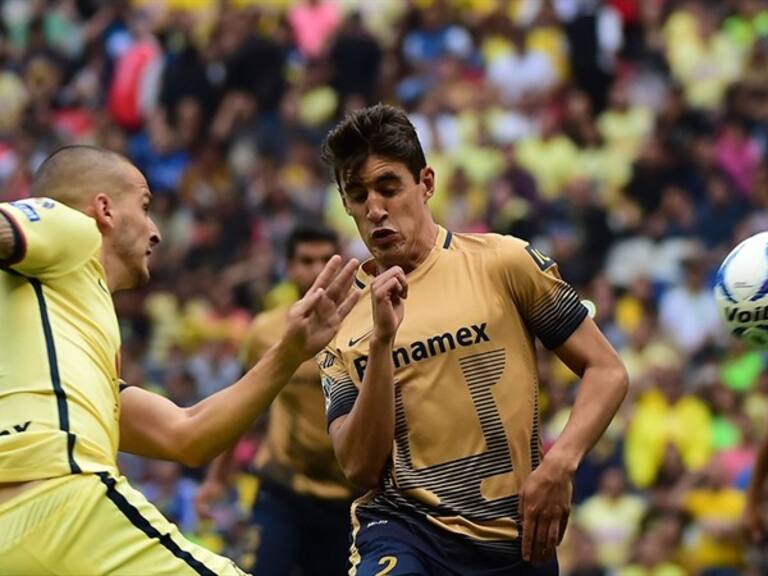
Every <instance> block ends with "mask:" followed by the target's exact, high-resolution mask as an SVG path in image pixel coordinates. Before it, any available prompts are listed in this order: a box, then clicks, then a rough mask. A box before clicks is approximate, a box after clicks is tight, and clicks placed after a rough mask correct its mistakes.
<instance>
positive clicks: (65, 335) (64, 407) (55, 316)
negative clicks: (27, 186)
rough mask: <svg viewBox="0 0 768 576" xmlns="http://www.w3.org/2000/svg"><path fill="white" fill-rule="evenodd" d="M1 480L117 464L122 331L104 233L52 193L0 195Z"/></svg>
mask: <svg viewBox="0 0 768 576" xmlns="http://www.w3.org/2000/svg"><path fill="white" fill-rule="evenodd" d="M3 217H4V218H6V219H7V220H8V221H9V222H11V224H12V227H13V232H14V236H15V237H16V240H17V242H16V245H17V250H16V253H15V254H14V255H13V256H12V257H11V258H10V259H9V260H8V261H6V262H2V263H0V264H2V268H0V481H2V482H21V481H27V480H37V479H43V478H53V477H58V476H64V475H67V474H78V473H81V472H104V471H112V472H114V471H116V454H117V449H118V438H119V425H118V417H119V413H120V409H119V390H118V370H119V368H118V364H119V350H120V332H119V329H118V323H117V317H116V315H115V309H114V305H113V302H112V295H111V294H110V292H109V290H108V288H107V283H106V277H105V274H104V268H103V267H102V265H101V262H100V261H99V253H100V249H101V234H100V233H99V230H98V228H97V227H96V222H95V220H93V219H92V218H89V217H88V216H86V215H85V214H83V213H82V212H79V211H77V210H74V209H72V208H69V207H67V206H65V205H63V204H61V203H59V202H55V201H53V200H50V199H48V198H34V199H27V200H22V201H17V202H12V203H8V204H5V203H3V204H0V218H3Z"/></svg>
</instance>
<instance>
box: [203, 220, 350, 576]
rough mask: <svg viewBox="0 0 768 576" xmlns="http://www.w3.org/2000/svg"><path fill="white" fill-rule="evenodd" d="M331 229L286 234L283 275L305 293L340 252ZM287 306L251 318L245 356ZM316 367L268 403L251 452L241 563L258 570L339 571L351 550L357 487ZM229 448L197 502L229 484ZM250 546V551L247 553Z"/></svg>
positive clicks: (306, 368)
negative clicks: (250, 497) (341, 457)
mask: <svg viewBox="0 0 768 576" xmlns="http://www.w3.org/2000/svg"><path fill="white" fill-rule="evenodd" d="M338 250H339V246H338V239H337V237H336V234H335V233H334V232H333V231H332V230H328V229H326V228H320V227H316V226H312V227H308V226H301V227H298V228H296V229H295V230H293V232H291V234H290V236H289V237H288V242H287V248H286V257H287V270H286V272H287V277H288V279H289V280H290V282H291V284H292V286H293V287H294V288H295V289H296V291H297V295H303V294H305V293H306V292H307V290H309V288H310V287H311V286H312V284H313V283H314V281H315V279H316V278H317V275H318V274H319V273H320V272H321V271H322V269H323V267H324V266H325V265H326V263H327V262H328V261H329V260H330V259H331V257H332V256H333V255H334V254H335V253H336V252H338ZM288 310H289V306H288V305H283V306H278V307H276V308H273V309H271V310H267V311H265V312H262V313H261V314H259V315H258V316H256V318H254V320H253V322H252V324H251V327H250V329H249V331H248V335H247V337H246V342H245V346H244V354H243V355H244V362H245V365H246V366H252V365H253V364H255V363H256V362H257V361H258V360H259V359H260V358H261V357H262V356H263V355H264V354H265V353H266V351H267V350H269V349H270V348H271V347H272V345H273V344H274V342H275V339H276V338H277V337H278V336H279V335H280V333H281V332H282V331H283V328H284V324H285V320H286V316H287V313H288ZM324 406H325V404H324V402H323V392H322V388H321V386H320V373H319V371H318V369H317V365H316V364H315V362H314V361H312V360H310V361H307V362H305V363H304V364H302V365H301V366H300V367H299V368H298V370H296V372H295V374H294V375H293V377H292V378H291V381H290V382H289V383H288V384H287V385H286V386H285V388H283V390H282V391H281V392H280V394H278V395H277V397H276V398H275V400H274V402H272V406H271V407H270V409H269V423H268V425H267V431H266V435H265V438H264V440H263V442H262V443H261V445H260V446H259V449H258V451H257V452H256V456H255V458H254V469H255V471H256V474H257V475H258V477H259V479H260V483H259V488H258V493H257V496H256V501H255V502H254V504H253V515H252V518H251V529H254V530H256V531H257V535H256V537H255V538H253V541H254V542H255V543H256V548H255V549H254V550H249V551H248V552H249V554H247V555H246V558H253V560H252V564H251V561H250V560H245V559H244V560H241V564H242V565H243V566H244V567H246V568H248V569H249V570H253V572H254V573H256V574H269V575H270V576H291V574H294V573H295V570H299V572H300V573H301V574H302V576H337V575H339V574H343V573H344V572H345V571H346V570H345V567H346V564H347V550H348V549H349V533H350V517H349V509H350V505H351V503H352V502H351V500H352V497H353V495H354V494H355V492H356V491H355V490H354V489H353V487H352V486H351V485H350V483H349V482H348V481H347V480H346V478H345V477H344V473H343V472H342V471H341V469H340V468H339V465H338V463H337V462H336V457H335V455H334V453H333V447H332V446H331V440H330V438H329V437H328V428H327V426H326V423H325V411H324ZM231 456H232V450H230V451H228V452H227V453H226V454H224V455H222V456H220V457H218V458H217V459H216V460H214V462H213V463H212V464H211V466H210V467H209V470H208V473H207V475H206V480H205V482H204V483H203V485H202V486H201V488H200V491H199V492H198V495H197V504H198V509H199V510H200V511H201V512H203V513H205V512H207V507H208V504H209V502H210V501H211V500H213V499H215V498H217V497H218V496H219V495H221V494H222V493H223V492H224V491H225V489H226V486H227V483H228V480H229V477H230V475H231V468H232V457H231ZM251 553H252V554H251Z"/></svg>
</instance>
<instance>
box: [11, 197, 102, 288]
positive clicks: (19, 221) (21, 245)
mask: <svg viewBox="0 0 768 576" xmlns="http://www.w3.org/2000/svg"><path fill="white" fill-rule="evenodd" d="M0 213H2V215H3V216H4V217H5V218H6V219H7V220H8V221H9V222H10V223H11V227H12V228H13V235H14V238H15V240H16V242H15V244H16V250H15V251H14V254H13V255H12V257H11V258H10V259H9V260H8V261H6V262H0V264H1V265H2V266H3V267H4V268H9V269H11V270H14V271H15V272H18V273H19V274H23V275H24V276H31V277H33V278H40V279H45V278H56V277H58V276H63V275H64V274H67V273H69V272H71V271H72V270H75V269H76V268H78V267H79V266H82V265H83V264H85V263H86V262H87V261H88V260H89V259H90V258H91V257H92V256H93V254H94V253H95V252H96V251H97V250H98V249H99V247H100V246H101V234H100V233H99V230H98V228H97V227H96V222H95V220H93V219H92V218H90V217H88V216H86V215H85V214H83V213H82V212H79V211H78V210H74V209H73V208H69V207H68V206H65V205H64V204H61V203H60V202H56V201H54V200H51V199H49V198H29V199H26V200H18V201H16V202H9V203H0Z"/></svg>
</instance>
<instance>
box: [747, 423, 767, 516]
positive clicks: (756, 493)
mask: <svg viewBox="0 0 768 576" xmlns="http://www.w3.org/2000/svg"><path fill="white" fill-rule="evenodd" d="M766 477H768V436H766V437H765V438H763V442H762V443H761V444H760V449H759V450H758V452H757V459H756V461H755V468H754V470H753V471H752V478H751V479H750V481H749V488H748V489H747V502H748V504H747V505H748V506H749V505H757V504H758V503H759V502H760V501H761V500H762V496H763V490H764V488H765V479H766Z"/></svg>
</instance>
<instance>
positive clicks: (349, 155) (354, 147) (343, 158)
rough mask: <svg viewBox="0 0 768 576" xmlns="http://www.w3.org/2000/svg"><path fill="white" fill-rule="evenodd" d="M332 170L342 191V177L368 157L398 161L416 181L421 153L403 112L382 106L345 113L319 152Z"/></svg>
mask: <svg viewBox="0 0 768 576" xmlns="http://www.w3.org/2000/svg"><path fill="white" fill-rule="evenodd" d="M320 155H321V157H322V159H323V162H325V163H326V164H327V165H328V166H329V167H331V168H332V169H333V175H334V177H335V178H336V184H337V185H338V187H339V190H340V191H341V190H342V187H341V184H342V177H345V175H349V174H351V173H354V172H355V171H357V170H359V169H360V167H361V166H362V165H363V164H365V161H366V160H367V159H368V157H369V156H374V155H375V156H382V157H384V158H387V159H389V160H395V161H398V162H402V163H403V164H405V166H406V167H407V168H408V171H409V172H410V173H411V175H413V179H414V180H415V181H416V182H418V181H419V180H420V179H421V171H422V169H423V168H424V167H425V166H426V165H427V161H426V159H425V158H424V150H422V148H421V142H419V138H418V136H417V135H416V128H414V127H413V124H411V121H410V120H409V119H408V115H407V114H406V113H405V111H403V110H401V109H400V108H395V107H394V106H388V105H386V104H376V105H375V106H370V107H368V108H361V109H360V110H356V111H355V112H352V113H351V114H349V115H348V116H347V117H346V118H344V120H342V121H341V122H340V123H339V124H338V126H336V127H335V128H334V129H333V130H331V131H330V132H329V133H328V135H327V136H326V137H325V141H324V142H323V146H322V149H321V153H320Z"/></svg>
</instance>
